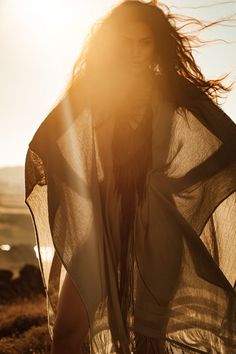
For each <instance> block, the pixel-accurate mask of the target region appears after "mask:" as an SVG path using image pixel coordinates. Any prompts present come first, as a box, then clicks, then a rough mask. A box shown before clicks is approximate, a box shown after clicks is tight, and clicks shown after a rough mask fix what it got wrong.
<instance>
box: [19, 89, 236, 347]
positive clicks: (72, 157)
mask: <svg viewBox="0 0 236 354" xmlns="http://www.w3.org/2000/svg"><path fill="white" fill-rule="evenodd" d="M152 112H153V116H152V166H151V168H150V170H149V171H148V173H147V179H146V187H145V188H146V196H145V199H144V201H143V203H142V204H141V205H139V207H138V209H137V212H136V217H135V222H134V228H133V229H132V231H131V235H130V236H129V237H130V243H129V247H130V248H129V252H128V255H129V261H127V282H129V284H128V285H129V291H130V299H131V300H130V299H129V310H128V312H127V318H126V319H125V320H124V318H122V313H121V306H120V300H119V277H120V256H119V255H120V247H121V244H120V239H121V238H120V234H119V223H120V217H121V216H120V202H119V198H118V197H117V195H116V194H115V193H114V176H113V169H112V153H111V144H112V132H113V129H114V120H113V118H112V117H110V116H99V117H98V116H96V114H94V113H93V112H92V110H91V109H90V108H89V106H86V105H85V106H84V107H83V108H82V109H78V108H77V106H76V92H74V93H72V92H69V93H68V94H67V96H65V97H64V98H63V99H62V100H61V101H60V102H59V103H58V104H57V106H56V107H55V108H54V109H53V110H52V112H51V113H50V114H49V115H48V117H47V118H46V119H45V120H44V121H43V123H42V124H41V126H40V127H39V129H38V130H37V132H36V134H35V135H34V137H33V139H32V141H31V143H30V144H29V150H28V153H27V158H26V164H25V172H26V203H27V205H28V206H29V208H30V210H31V214H32V217H33V221H34V225H35V230H36V238H37V244H38V247H39V253H40V266H41V271H42V275H43V279H44V283H45V289H46V293H47V300H48V302H47V304H48V317H49V329H50V332H51V333H52V327H53V324H54V321H55V315H56V311H57V301H58V295H59V293H60V289H61V285H62V283H63V279H64V276H65V269H66V270H67V271H68V272H69V273H70V275H71V277H72V279H73V281H74V283H75V285H76V286H77V289H78V291H79V293H80V296H81V298H82V300H83V302H84V304H85V306H86V310H87V312H88V317H89V322H90V331H89V335H88V338H87V346H86V343H85V345H84V351H85V352H88V353H91V354H95V353H96V354H98V353H99V354H108V353H114V354H115V353H120V354H128V353H137V354H138V353H139V354H144V353H145V354H148V353H150V354H152V353H158V344H157V343H158V340H159V339H160V338H162V339H165V347H166V352H167V353H224V354H226V353H227V354H232V353H236V301H235V300H236V293H235V281H236V222H235V220H236V203H235V197H236V194H235V191H236V127H235V125H234V123H233V122H232V121H231V120H230V119H229V118H228V117H227V116H226V115H225V114H224V113H223V112H222V111H221V110H220V109H219V108H218V107H217V106H215V105H214V104H213V103H212V102H211V101H209V100H208V99H206V98H205V97H202V98H198V99H195V101H194V100H193V102H192V105H191V110H190V109H188V110H187V111H186V112H185V114H184V112H183V110H182V109H178V110H176V109H174V108H173V107H172V105H171V104H170V103H169V102H168V101H167V100H165V99H164V98H163V97H161V95H158V94H157V95H156V94H155V92H154V94H153V101H152ZM131 263H132V264H131ZM86 348H87V349H86ZM86 350H87V351H86Z"/></svg>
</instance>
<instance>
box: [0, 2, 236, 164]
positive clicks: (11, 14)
mask: <svg viewBox="0 0 236 354" xmlns="http://www.w3.org/2000/svg"><path fill="white" fill-rule="evenodd" d="M118 2H119V1H114V0H93V1H92V0H87V1H86V2H85V1H81V0H40V1H38V0H20V1H19V0H0V53H1V54H0V167H3V166H15V165H23V164H24V161H25V154H26V151H27V146H28V143H29V142H30V140H31V138H32V136H33V134H34V132H35V130H36V129H37V127H38V126H39V124H40V123H41V122H42V120H43V119H44V118H45V117H46V116H47V114H48V113H49V112H50V110H51V109H52V108H53V106H54V105H55V103H56V102H57V101H58V99H59V97H60V95H61V94H62V93H63V91H64V89H65V85H66V83H67V81H68V80H69V78H70V73H71V70H72V67H73V64H74V62H75V60H76V58H77V57H78V54H79V52H80V48H81V46H82V44H83V41H84V39H85V37H86V34H87V32H88V30H89V28H90V27H91V25H92V24H93V23H94V21H95V20H96V19H98V18H100V17H101V16H103V15H104V14H106V12H107V11H108V10H109V9H110V8H111V7H112V6H113V5H115V4H117V3H118ZM164 3H165V4H166V5H168V6H170V7H171V9H172V11H173V12H174V13H178V14H183V15H191V16H194V17H197V18H199V19H201V20H204V21H212V20H215V19H219V18H224V17H226V16H232V15H234V19H236V0H234V1H220V0H217V1H216V0H166V1H164ZM209 5H212V6H209ZM231 25H232V26H231ZM233 25H234V26H233ZM202 38H203V39H205V40H208V39H209V40H212V39H218V38H220V39H222V40H223V41H220V42H216V43H214V44H211V45H207V46H204V47H202V48H200V49H198V52H194V56H195V58H196V61H197V63H198V65H199V67H200V68H201V69H202V71H203V73H204V75H205V77H206V78H207V79H212V78H216V77H219V76H221V75H223V74H227V73H230V76H229V81H228V82H232V81H234V80H235V82H236V20H235V22H233V21H231V22H228V23H227V25H226V26H215V27H214V28H211V29H209V30H207V31H206V32H205V33H204V34H203V37H202ZM225 41H227V42H228V43H225ZM222 108H223V109H224V110H225V112H226V113H227V114H228V115H229V116H230V117H231V118H232V119H233V120H234V121H236V85H235V88H234V89H233V90H232V91H231V92H230V93H229V94H228V96H227V98H226V99H225V100H224V103H223V106H222Z"/></svg>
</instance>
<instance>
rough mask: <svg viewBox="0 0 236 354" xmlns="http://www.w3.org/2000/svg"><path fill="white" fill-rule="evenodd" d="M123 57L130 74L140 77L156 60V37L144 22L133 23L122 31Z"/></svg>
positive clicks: (128, 24)
mask: <svg viewBox="0 0 236 354" xmlns="http://www.w3.org/2000/svg"><path fill="white" fill-rule="evenodd" d="M120 40H121V57H122V59H123V60H122V61H123V63H124V65H125V67H126V69H127V70H128V72H129V73H131V74H134V75H140V74H143V73H145V72H146V71H147V70H148V67H149V65H150V64H151V63H152V62H153V59H154V51H155V46H154V36H153V33H152V30H151V29H150V27H149V26H148V25H147V24H146V23H145V22H142V21H131V22H129V23H127V24H126V25H125V26H123V28H121V29H120Z"/></svg>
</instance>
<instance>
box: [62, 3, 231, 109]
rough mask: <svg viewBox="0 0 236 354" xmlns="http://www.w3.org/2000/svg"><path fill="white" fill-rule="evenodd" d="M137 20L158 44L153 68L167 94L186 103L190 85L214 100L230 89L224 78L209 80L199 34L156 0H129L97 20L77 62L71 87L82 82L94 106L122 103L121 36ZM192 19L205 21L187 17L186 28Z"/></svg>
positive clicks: (177, 102) (196, 22) (156, 44)
mask: <svg viewBox="0 0 236 354" xmlns="http://www.w3.org/2000/svg"><path fill="white" fill-rule="evenodd" d="M132 19H136V20H140V21H143V22H145V23H147V24H148V26H149V27H150V28H151V30H152V32H153V34H154V39H155V48H156V58H155V59H156V65H154V66H153V71H155V70H156V68H157V67H158V72H159V74H160V75H161V78H162V79H163V80H162V82H163V85H164V86H165V88H166V92H168V93H169V95H170V96H171V97H172V99H173V100H175V102H176V105H177V106H181V105H184V106H185V103H186V102H185V101H186V100H188V96H186V92H184V91H185V90H184V88H185V87H186V84H190V87H195V88H197V89H198V90H199V91H201V92H203V93H205V94H206V95H207V96H208V97H210V98H212V99H217V98H219V97H220V95H221V94H222V93H223V92H225V91H229V89H230V88H229V87H226V86H225V85H224V84H223V78H220V79H214V80H206V79H205V78H204V75H203V74H202V72H201V70H200V68H199V67H198V66H197V64H196V62H195V59H194V57H193V54H192V47H193V45H194V43H193V42H194V40H196V37H195V38H194V37H193V36H192V35H186V34H183V33H182V32H181V26H179V27H178V26H177V21H178V17H177V16H175V15H173V14H171V12H170V10H169V8H168V7H167V6H166V5H165V6H164V5H162V7H161V6H160V5H156V4H155V2H153V1H152V2H149V3H144V2H142V1H137V0H128V1H124V2H122V3H121V4H119V5H117V6H116V7H114V8H113V9H112V10H111V11H110V12H109V13H108V14H107V15H106V16H105V17H104V18H102V19H100V20H99V21H97V22H96V23H95V24H94V26H93V27H92V29H91V32H90V33H89V36H88V38H87V40H86V42H85V44H84V47H83V49H82V51H81V54H80V56H79V58H78V59H77V61H76V63H75V65H74V68H73V74H72V79H71V81H70V82H69V86H71V85H73V83H75V82H77V83H78V87H80V88H81V91H83V93H84V92H85V91H86V94H87V95H88V96H89V98H90V102H91V103H92V104H94V105H98V106H99V105H100V106H104V103H105V104H106V106H108V103H109V104H110V105H115V104H116V103H117V97H119V95H120V93H121V91H122V88H123V87H124V85H125V84H124V82H122V81H120V63H119V55H117V54H118V51H119V43H118V40H117V38H118V37H117V35H118V34H119V29H120V28H122V25H123V24H124V23H126V22H127V21H130V20H132ZM188 23H189V24H190V23H191V24H193V23H195V24H198V25H199V26H200V25H201V22H200V21H198V20H196V19H193V18H188V19H187V18H186V19H185V26H186V25H187V24H188ZM202 27H204V24H202ZM191 84H192V85H191ZM122 86H123V87H122ZM186 91H187V92H188V90H186Z"/></svg>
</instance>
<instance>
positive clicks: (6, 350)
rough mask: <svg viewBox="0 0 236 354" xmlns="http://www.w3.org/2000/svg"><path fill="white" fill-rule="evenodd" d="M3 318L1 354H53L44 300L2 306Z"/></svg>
mask: <svg viewBox="0 0 236 354" xmlns="http://www.w3.org/2000/svg"><path fill="white" fill-rule="evenodd" d="M0 314H1V315H0V317H1V321H0V354H33V353H34V354H48V353H50V341H51V340H50V337H49V334H48V329H47V317H46V302H45V298H44V297H43V296H38V297H37V298H35V299H34V300H19V301H18V302H17V303H14V304H10V305H9V304H8V305H0Z"/></svg>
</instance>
